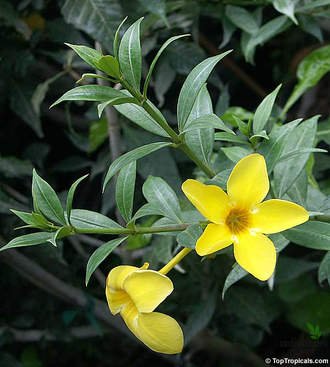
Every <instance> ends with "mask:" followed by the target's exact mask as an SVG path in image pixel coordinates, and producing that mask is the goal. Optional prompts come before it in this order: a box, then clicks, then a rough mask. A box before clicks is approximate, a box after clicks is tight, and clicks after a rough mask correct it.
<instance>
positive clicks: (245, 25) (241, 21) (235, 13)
mask: <svg viewBox="0 0 330 367" xmlns="http://www.w3.org/2000/svg"><path fill="white" fill-rule="evenodd" d="M226 16H227V17H228V18H229V20H230V21H231V22H232V23H234V24H235V26H236V27H238V28H240V29H242V30H243V31H245V32H247V33H249V34H254V33H256V32H257V31H258V29H259V26H258V24H257V22H256V21H255V19H254V17H253V15H252V14H251V13H250V12H249V11H247V10H246V9H244V8H241V7H240V6H232V5H227V6H226Z"/></svg>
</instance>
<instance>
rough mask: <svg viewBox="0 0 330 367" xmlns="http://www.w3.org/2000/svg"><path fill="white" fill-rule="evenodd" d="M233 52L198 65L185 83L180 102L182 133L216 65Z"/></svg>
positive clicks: (179, 119)
mask: <svg viewBox="0 0 330 367" xmlns="http://www.w3.org/2000/svg"><path fill="white" fill-rule="evenodd" d="M230 52H231V51H227V52H224V53H222V54H220V55H217V56H213V57H210V58H208V59H206V60H204V61H202V62H201V63H200V64H198V65H197V66H196V67H195V68H194V69H193V70H192V71H191V72H190V74H189V75H188V77H187V79H186V81H185V82H184V84H183V86H182V88H181V91H180V95H179V100H178V124H179V130H180V131H181V130H182V129H183V128H184V125H185V124H186V122H187V120H188V117H189V115H190V113H191V110H192V108H193V105H194V103H195V101H196V99H197V96H198V94H199V92H200V90H201V88H202V87H203V85H204V83H205V82H206V79H207V78H208V76H209V75H210V73H211V71H212V70H213V68H214V67H215V65H216V64H217V63H218V62H219V61H220V60H221V59H223V58H224V57H225V56H226V55H228V54H229V53H230Z"/></svg>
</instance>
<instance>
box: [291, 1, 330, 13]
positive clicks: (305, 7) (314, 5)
mask: <svg viewBox="0 0 330 367" xmlns="http://www.w3.org/2000/svg"><path fill="white" fill-rule="evenodd" d="M327 5H330V0H313V1H311V2H310V3H307V4H305V5H302V6H300V7H299V8H298V9H297V11H305V10H312V9H315V8H318V7H320V6H327Z"/></svg>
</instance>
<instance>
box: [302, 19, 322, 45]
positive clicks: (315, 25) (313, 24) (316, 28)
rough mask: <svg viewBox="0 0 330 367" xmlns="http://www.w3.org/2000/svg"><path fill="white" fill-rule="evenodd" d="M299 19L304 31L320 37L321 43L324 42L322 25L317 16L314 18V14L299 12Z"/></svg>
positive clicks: (317, 37)
mask: <svg viewBox="0 0 330 367" xmlns="http://www.w3.org/2000/svg"><path fill="white" fill-rule="evenodd" d="M298 21H299V26H300V28H301V29H302V30H303V31H304V32H306V33H308V34H311V35H312V36H314V37H315V38H316V39H318V40H319V42H320V43H323V33H322V28H321V27H320V25H319V22H318V20H317V18H314V17H313V16H305V15H302V14H299V15H298Z"/></svg>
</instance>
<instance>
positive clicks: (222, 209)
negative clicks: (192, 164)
mask: <svg viewBox="0 0 330 367" xmlns="http://www.w3.org/2000/svg"><path fill="white" fill-rule="evenodd" d="M293 169H294V168H293ZM182 190H183V192H184V193H185V195H186V196H187V198H188V199H189V200H190V201H191V202H192V203H193V204H194V206H195V207H196V208H197V209H198V210H199V211H200V212H201V213H202V214H203V215H204V217H205V218H207V219H208V220H209V221H211V222H212V223H211V224H209V225H208V226H207V227H206V229H205V231H204V233H203V234H202V236H201V237H200V238H199V239H198V241H197V244H196V251H197V253H198V254H199V255H201V256H204V255H208V254H211V253H213V252H216V251H219V250H221V249H223V248H225V247H227V246H229V245H231V244H232V243H234V255H235V258H236V261H237V262H238V264H239V265H240V266H241V267H242V268H244V269H245V270H246V271H248V272H249V273H251V274H252V275H253V276H255V277H256V278H258V279H260V280H267V279H268V278H269V277H270V276H271V275H272V274H273V272H274V269H275V263H276V250H275V246H274V244H273V243H272V241H271V240H270V239H269V238H268V237H267V236H264V235H263V234H262V233H265V234H271V233H277V232H281V231H284V230H286V229H288V228H291V227H294V226H297V225H298V224H301V223H304V222H306V221H307V220H308V218H309V215H308V212H307V211H306V210H305V209H304V208H303V207H301V206H300V205H297V204H294V203H291V202H289V201H285V200H277V199H276V200H268V201H265V202H263V203H261V202H262V200H263V199H264V198H265V197H266V195H267V193H268V190H269V180H268V174H267V167H266V162H265V159H264V157H263V156H261V155H260V154H251V155H249V156H247V157H245V158H243V159H241V160H240V161H239V162H238V163H237V164H236V166H235V167H234V169H233V171H232V173H231V175H230V177H229V179H228V183H227V194H226V193H225V192H224V191H223V190H222V189H221V188H220V187H218V186H212V185H204V184H202V183H201V182H198V181H195V180H187V181H185V182H184V183H183V185H182Z"/></svg>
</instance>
